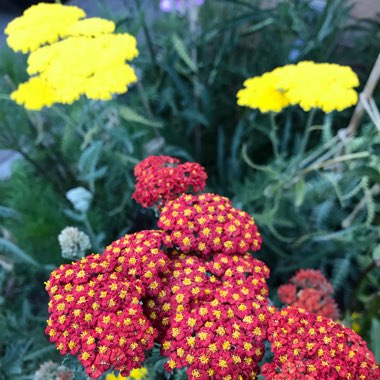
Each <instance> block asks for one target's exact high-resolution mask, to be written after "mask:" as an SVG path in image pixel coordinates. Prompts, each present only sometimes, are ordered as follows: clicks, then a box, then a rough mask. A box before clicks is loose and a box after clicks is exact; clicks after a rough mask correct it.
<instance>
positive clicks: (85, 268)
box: [46, 231, 168, 379]
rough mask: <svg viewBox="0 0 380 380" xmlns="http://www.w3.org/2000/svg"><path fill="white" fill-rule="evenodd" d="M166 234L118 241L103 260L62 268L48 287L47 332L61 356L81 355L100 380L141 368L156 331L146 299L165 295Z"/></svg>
mask: <svg viewBox="0 0 380 380" xmlns="http://www.w3.org/2000/svg"><path fill="white" fill-rule="evenodd" d="M162 239H163V234H162V233H161V232H160V231H142V232H139V233H137V234H133V235H126V236H125V237H123V238H121V239H119V240H117V241H115V242H114V243H113V244H111V245H110V246H109V247H107V248H106V250H105V252H104V254H103V255H99V254H93V255H90V256H87V257H85V258H83V259H82V260H80V261H78V262H76V263H72V264H68V265H61V266H60V267H59V268H58V269H57V270H55V271H53V272H52V273H51V275H50V279H49V280H48V281H47V283H46V289H47V291H48V293H49V296H50V302H49V313H50V318H49V320H48V326H47V328H46V333H47V335H49V337H50V341H51V342H53V343H55V344H56V346H57V349H58V350H59V351H60V353H61V354H62V355H64V354H66V353H70V354H72V355H77V354H78V358H79V360H80V362H81V363H82V364H83V366H84V367H85V368H86V372H87V373H88V375H89V376H91V377H92V378H94V379H96V378H98V377H99V376H101V375H102V374H103V373H104V372H106V371H108V370H109V369H110V368H112V367H113V368H114V369H115V370H119V371H120V372H121V374H123V375H128V374H129V372H130V371H131V370H132V369H133V368H140V367H141V365H142V363H143V362H144V360H145V351H146V350H148V349H150V348H152V347H153V345H154V339H155V337H156V335H157V331H156V330H155V329H154V328H153V326H152V324H151V322H150V321H149V319H148V318H147V317H146V316H145V314H144V311H143V308H142V305H141V300H142V299H143V297H145V296H152V295H154V294H157V293H158V292H159V291H160V288H161V286H162V284H161V282H160V278H159V273H161V272H163V271H164V270H166V268H167V265H168V262H167V261H168V260H167V257H166V255H165V254H164V253H163V252H162V251H161V249H160V247H161V244H162Z"/></svg>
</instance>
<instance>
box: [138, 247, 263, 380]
mask: <svg viewBox="0 0 380 380" xmlns="http://www.w3.org/2000/svg"><path fill="white" fill-rule="evenodd" d="M268 277H269V269H268V268H267V267H266V266H265V265H264V264H263V263H262V262H261V261H259V260H256V259H254V258H253V257H252V256H251V255H249V254H246V255H244V256H242V255H238V254H236V255H233V256H231V255H225V254H222V253H220V254H215V255H214V257H213V259H212V260H209V259H206V258H204V257H202V256H196V255H185V254H183V253H178V252H176V251H174V252H172V253H171V263H170V265H169V268H168V270H167V271H166V272H165V273H164V278H163V282H164V284H165V290H163V291H162V293H161V294H160V295H159V296H158V297H157V298H155V299H154V298H152V299H150V300H147V302H146V306H145V307H146V312H147V315H148V317H149V319H150V320H152V323H153V324H154V326H155V327H157V329H158V330H159V331H160V332H161V334H160V339H159V341H160V343H161V344H162V354H163V355H164V356H167V357H168V358H169V360H168V362H167V363H166V365H165V367H166V369H167V370H168V371H172V370H173V369H175V368H183V367H187V371H186V373H187V375H188V378H189V379H209V378H214V379H237V378H240V379H251V378H255V376H256V375H257V374H258V373H259V367H258V363H259V362H260V361H261V359H262V357H263V354H264V340H265V339H266V326H267V323H268V313H269V309H268V298H267V296H268V288H267V284H266V279H267V278H268Z"/></svg>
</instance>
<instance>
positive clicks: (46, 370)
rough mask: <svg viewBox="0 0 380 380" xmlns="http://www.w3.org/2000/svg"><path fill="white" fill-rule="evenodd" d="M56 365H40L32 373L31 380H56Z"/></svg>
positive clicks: (50, 363)
mask: <svg viewBox="0 0 380 380" xmlns="http://www.w3.org/2000/svg"><path fill="white" fill-rule="evenodd" d="M57 378H58V364H57V363H53V362H52V361H47V362H44V363H42V364H41V366H40V368H39V369H38V370H37V371H36V372H35V373H34V378H33V380H57Z"/></svg>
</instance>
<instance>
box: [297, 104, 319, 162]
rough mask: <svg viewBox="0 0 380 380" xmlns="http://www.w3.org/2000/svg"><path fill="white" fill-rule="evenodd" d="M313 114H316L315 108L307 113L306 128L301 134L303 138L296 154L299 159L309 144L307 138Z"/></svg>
mask: <svg viewBox="0 0 380 380" xmlns="http://www.w3.org/2000/svg"><path fill="white" fill-rule="evenodd" d="M315 113H316V109H315V108H313V109H312V110H311V111H310V112H309V116H308V118H307V121H306V127H305V130H304V133H303V136H302V140H301V146H300V150H299V152H298V156H299V157H300V158H302V156H303V154H304V153H305V150H306V147H307V143H308V142H309V137H310V132H311V126H312V125H313V121H314V116H315Z"/></svg>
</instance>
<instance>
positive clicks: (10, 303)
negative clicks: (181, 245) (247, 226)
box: [0, 0, 380, 380]
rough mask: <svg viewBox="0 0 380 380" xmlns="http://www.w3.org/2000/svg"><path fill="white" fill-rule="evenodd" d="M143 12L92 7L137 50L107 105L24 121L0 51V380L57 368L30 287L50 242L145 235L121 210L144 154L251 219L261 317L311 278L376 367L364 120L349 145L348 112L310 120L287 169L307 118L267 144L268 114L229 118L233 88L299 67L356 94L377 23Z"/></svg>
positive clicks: (15, 74) (370, 167) (40, 303)
mask: <svg viewBox="0 0 380 380" xmlns="http://www.w3.org/2000/svg"><path fill="white" fill-rule="evenodd" d="M147 3H148V2H143V1H140V0H135V1H128V2H125V5H126V7H127V9H128V12H126V13H125V14H112V13H111V12H110V10H109V9H108V8H107V4H106V2H104V1H98V2H97V5H98V8H97V9H99V13H98V15H100V16H105V17H109V18H113V19H114V20H115V21H116V22H117V28H118V29H117V30H118V31H127V32H129V33H131V34H134V35H137V36H138V39H139V50H140V56H139V58H138V59H136V60H135V61H134V65H135V68H136V70H137V73H138V76H139V81H138V83H137V84H136V85H135V86H134V87H132V88H131V89H130V91H128V93H126V94H125V95H122V96H119V97H117V98H115V99H113V100H112V101H109V102H106V103H102V102H94V101H89V100H85V99H81V100H79V101H78V102H76V103H75V104H74V105H70V106H53V107H52V108H51V109H45V110H43V111H42V112H39V113H37V112H29V111H26V110H25V109H23V108H21V107H19V106H17V105H15V104H14V103H13V102H10V101H9V100H8V96H7V94H9V93H10V92H11V91H12V90H13V89H14V88H15V87H16V85H17V84H19V83H20V82H22V81H24V80H25V79H26V74H25V67H26V64H25V58H24V57H23V56H21V55H16V54H14V53H13V52H11V51H10V50H9V49H8V48H2V50H1V57H2V59H1V61H0V88H1V92H2V94H1V95H0V97H1V99H0V102H1V107H0V148H1V149H11V150H14V151H17V152H18V153H19V154H20V156H21V159H20V160H17V161H16V162H15V163H14V165H13V174H12V176H11V177H10V178H8V179H5V180H2V181H1V182H0V195H1V197H0V199H1V201H0V227H1V229H0V231H1V236H0V305H1V308H0V310H1V311H0V379H9V378H14V376H17V378H18V379H25V380H26V379H31V378H33V372H34V371H35V370H36V369H37V368H38V366H39V364H40V363H41V362H42V361H44V360H46V359H47V358H52V359H55V360H58V359H57V356H56V354H55V352H54V351H55V350H54V347H53V346H52V345H50V344H49V342H48V339H47V338H46V337H45V336H44V333H43V330H44V328H45V319H46V317H47V301H48V300H47V296H46V294H45V292H44V290H43V282H44V281H46V279H47V278H48V274H49V271H50V270H51V269H52V268H53V267H55V266H56V265H59V264H60V263H62V262H67V261H65V260H64V259H62V257H61V255H60V248H59V244H58V240H57V236H58V234H59V232H60V231H61V230H62V229H63V228H64V227H65V226H68V225H73V226H77V227H78V228H80V229H81V230H83V231H85V232H87V233H88V234H89V235H90V237H91V238H92V247H93V249H94V250H99V249H101V248H102V247H104V246H105V245H106V244H107V243H108V242H110V241H112V240H113V239H115V238H117V237H118V236H120V235H121V234H124V233H129V232H134V231H136V230H141V229H146V228H151V227H153V226H154V223H155V222H154V213H153V212H150V211H146V210H143V209H142V208H141V207H140V206H138V205H137V204H136V203H135V202H134V201H132V200H131V194H132V192H133V191H134V176H133V167H134V165H135V164H136V163H138V162H139V161H140V160H141V159H143V158H145V157H146V156H147V155H151V154H168V155H173V156H176V157H179V158H182V159H184V160H195V161H198V162H200V163H201V164H202V165H204V166H205V168H206V170H207V172H208V175H209V180H208V191H211V192H217V193H220V194H223V195H226V196H229V197H231V198H232V199H233V202H234V204H235V205H236V206H237V207H239V208H242V209H244V210H246V211H248V212H249V213H251V214H252V215H253V216H254V217H255V220H256V223H257V224H258V226H259V229H260V231H261V232H262V234H263V237H264V246H263V249H262V250H261V252H260V253H259V254H258V256H259V258H260V259H262V260H263V261H264V262H265V263H266V264H268V266H269V267H270V268H271V273H272V276H271V279H270V286H271V297H272V298H273V300H274V302H275V303H276V302H277V298H276V289H277V287H278V286H279V285H280V284H282V283H284V282H286V281H287V280H288V279H289V277H290V276H291V275H292V274H293V273H294V272H295V271H296V270H298V269H300V268H316V269H321V270H322V271H323V273H324V274H326V276H327V277H328V278H329V279H330V280H331V281H332V283H333V285H334V288H335V292H336V293H335V298H336V301H337V302H338V304H339V307H340V310H341V316H342V319H343V320H344V321H345V322H346V323H347V324H348V325H352V326H353V327H355V329H356V330H357V331H359V333H360V334H362V336H363V337H364V338H365V339H366V340H367V341H368V342H369V345H370V347H371V349H372V350H373V351H374V353H375V355H376V357H377V359H378V360H380V347H379V344H378V341H377V340H376V337H377V338H378V337H379V336H380V292H379V289H380V269H379V262H380V217H379V205H380V203H379V194H380V171H379V168H380V159H379V153H380V135H379V129H378V128H379V125H377V126H376V125H375V124H374V123H373V122H372V121H371V120H370V119H369V118H368V117H365V118H364V119H363V122H362V125H361V127H360V128H359V129H358V130H357V131H356V133H355V134H351V135H350V134H349V133H348V132H347V125H348V123H349V121H350V118H351V115H352V112H353V109H348V110H346V111H344V112H341V113H334V114H329V115H324V114H322V113H317V114H316V116H315V119H314V123H313V127H312V129H311V136H310V143H309V145H308V149H307V150H306V152H305V154H302V155H301V156H300V154H299V150H300V140H301V137H302V135H303V133H304V131H305V125H306V122H307V117H308V115H307V114H305V113H304V112H302V111H301V110H300V109H298V108H295V107H293V108H289V109H287V110H286V111H285V112H283V113H281V114H280V115H278V116H277V117H276V123H277V125H278V128H277V135H274V133H273V126H272V127H271V124H270V120H269V119H270V117H269V115H268V114H260V113H259V112H258V111H252V110H248V109H245V108H240V107H238V106H237V105H236V92H237V90H238V89H239V88H241V86H242V83H243V81H244V80H245V79H246V78H247V77H251V76H254V75H261V74H262V73H264V72H265V71H270V70H272V69H273V68H275V67H277V66H281V65H284V64H287V63H292V62H298V61H301V60H315V61H317V62H335V63H339V64H344V65H350V66H351V67H352V68H353V69H354V71H355V72H356V73H357V74H358V75H359V77H360V80H361V88H360V89H359V90H362V88H363V86H364V84H365V82H366V81H367V79H368V76H369V73H370V70H371V68H372V66H373V64H374V62H375V60H376V57H377V55H378V52H379V51H380V25H379V21H378V20H355V19H353V18H352V17H351V16H350V9H351V6H350V2H348V1H346V0H327V1H326V4H325V5H324V6H323V7H315V5H314V4H315V2H313V1H309V0H296V1H286V0H283V1H259V0H257V1H248V0H241V1H240V0H220V1H207V0H206V2H205V4H204V5H203V6H202V7H199V8H197V7H189V8H188V10H187V11H185V12H182V13H178V12H172V13H162V12H160V11H159V7H158V3H157V2H154V8H153V6H151V2H149V6H147ZM94 7H95V6H94ZM376 99H377V100H378V99H379V91H377V93H375V100H376ZM273 144H274V145H276V146H277V147H278V151H279V153H278V155H277V157H275V155H274V149H273ZM78 186H82V187H84V188H86V189H88V190H89V191H91V193H92V195H93V199H92V202H91V206H90V209H89V211H88V212H87V213H86V215H84V216H83V215H82V216H81V215H78V213H76V212H75V211H74V210H73V209H72V205H71V204H70V202H69V201H68V200H67V198H66V195H65V194H66V192H67V191H68V190H70V189H72V188H75V187H78ZM354 324H355V325H354Z"/></svg>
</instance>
